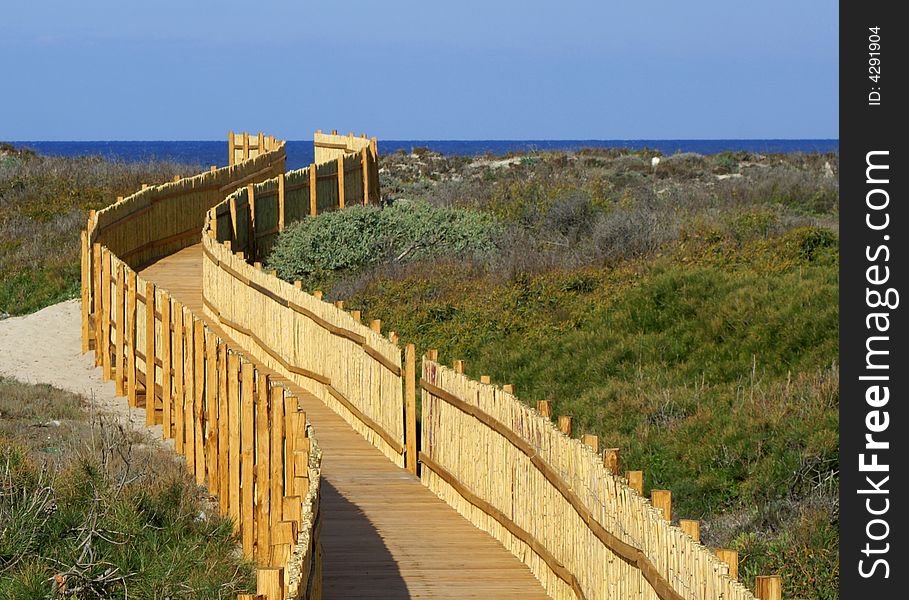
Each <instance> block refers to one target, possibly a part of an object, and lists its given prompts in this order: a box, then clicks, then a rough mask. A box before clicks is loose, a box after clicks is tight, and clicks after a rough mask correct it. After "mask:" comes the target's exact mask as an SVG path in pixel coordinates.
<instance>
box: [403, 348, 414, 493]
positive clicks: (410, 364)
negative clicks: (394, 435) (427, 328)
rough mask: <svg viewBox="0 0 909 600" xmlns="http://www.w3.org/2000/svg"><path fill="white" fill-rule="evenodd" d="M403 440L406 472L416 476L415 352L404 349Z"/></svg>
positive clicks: (410, 349)
mask: <svg viewBox="0 0 909 600" xmlns="http://www.w3.org/2000/svg"><path fill="white" fill-rule="evenodd" d="M404 440H405V442H406V444H407V450H406V458H407V470H408V471H410V472H411V473H413V474H414V475H416V474H417V350H416V347H415V346H414V345H413V344H407V345H406V346H405V347H404Z"/></svg>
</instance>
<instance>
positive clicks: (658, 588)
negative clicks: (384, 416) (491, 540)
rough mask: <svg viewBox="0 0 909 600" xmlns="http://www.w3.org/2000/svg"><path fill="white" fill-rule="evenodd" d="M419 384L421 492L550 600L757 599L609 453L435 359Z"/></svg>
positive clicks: (663, 496)
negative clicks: (435, 498) (496, 547)
mask: <svg viewBox="0 0 909 600" xmlns="http://www.w3.org/2000/svg"><path fill="white" fill-rule="evenodd" d="M459 366H460V368H461V369H462V368H463V366H462V365H459ZM420 386H421V388H422V400H423V402H422V409H423V415H422V417H423V420H422V424H423V429H422V434H423V435H422V439H421V450H420V460H421V464H422V466H423V469H422V474H421V477H422V479H423V481H424V483H425V484H426V485H427V486H429V488H430V489H432V490H433V491H434V492H436V494H437V495H439V497H441V498H443V499H444V500H445V501H446V502H448V503H449V504H450V505H452V506H453V507H455V508H456V509H457V510H458V511H459V512H460V513H461V514H462V515H464V516H465V517H466V518H467V519H469V520H470V521H471V522H473V523H474V524H475V525H476V526H477V527H480V528H481V529H483V530H485V531H487V532H489V533H490V534H491V535H493V536H494V537H495V538H496V539H498V540H500V541H501V542H502V543H503V544H504V545H505V546H506V547H508V548H509V549H510V550H511V551H512V552H514V553H515V554H516V555H517V556H520V557H522V558H523V560H524V562H525V563H526V564H527V565H528V566H529V567H530V568H531V570H532V571H533V572H534V574H535V575H536V576H537V578H538V579H540V581H542V582H543V585H544V586H545V588H546V590H547V592H548V593H549V594H550V595H551V596H552V597H554V598H579V599H587V598H641V599H646V600H650V599H657V598H659V599H664V600H666V599H672V600H681V599H683V598H724V599H729V600H737V599H752V598H754V596H753V595H752V594H751V593H750V592H749V591H748V590H747V589H745V588H744V587H743V586H742V585H741V584H740V583H739V582H738V581H736V580H735V578H734V577H730V569H729V565H728V564H727V563H725V562H723V561H721V560H720V559H718V558H717V557H716V555H715V554H714V553H713V552H711V551H710V550H708V549H707V548H706V547H704V546H702V545H700V544H699V543H698V540H697V538H696V537H693V535H694V536H696V535H697V534H696V532H695V530H694V529H693V528H690V527H689V528H688V531H687V532H686V531H683V529H682V528H680V527H675V526H672V525H671V524H670V519H671V513H670V511H671V504H669V503H668V501H667V500H668V492H666V491H665V490H661V491H659V492H660V493H657V494H656V496H655V498H654V499H653V502H652V503H651V502H648V501H647V500H646V499H645V498H644V497H643V496H641V495H640V490H635V489H633V488H632V487H631V486H630V485H629V483H628V481H627V480H626V479H625V478H622V477H619V476H617V475H616V474H615V473H614V472H612V471H611V470H610V469H609V468H607V465H608V464H609V463H610V460H611V459H612V457H613V456H614V454H609V455H608V456H607V458H606V459H604V458H603V456H604V455H600V454H598V453H597V451H596V447H595V443H596V442H595V438H590V437H588V438H587V439H586V443H585V441H582V440H578V439H571V438H570V437H569V436H568V435H566V434H565V433H563V432H562V431H560V430H559V429H557V428H556V427H555V426H554V425H553V423H552V420H551V418H550V417H549V416H547V415H543V414H541V413H540V412H538V411H537V410H534V409H533V408H530V407H528V406H527V405H525V404H523V403H521V402H520V401H519V400H518V399H517V397H516V396H515V395H514V394H513V393H510V392H509V391H506V390H505V389H503V388H500V387H497V386H494V385H491V384H489V383H481V382H477V381H473V380H471V379H469V378H467V377H466V376H465V375H463V374H462V373H459V372H457V371H456V370H453V369H449V368H446V367H443V366H442V365H440V364H438V363H437V362H434V361H432V360H428V359H424V360H423V364H422V378H421V381H420ZM544 410H545V409H544ZM562 423H563V426H564V424H566V423H567V421H565V420H563V421H562ZM592 445H593V447H591V446H592ZM692 534H693V535H692Z"/></svg>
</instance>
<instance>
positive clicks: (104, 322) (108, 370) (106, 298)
mask: <svg viewBox="0 0 909 600" xmlns="http://www.w3.org/2000/svg"><path fill="white" fill-rule="evenodd" d="M111 285H112V284H111V272H110V252H109V251H108V250H107V248H102V249H101V366H102V373H103V375H104V379H105V381H110V380H111V379H114V378H115V376H116V371H115V370H114V366H113V359H112V350H111V338H110V328H111V325H112V323H113V321H112V319H113V315H114V302H113V301H114V299H115V297H116V294H113V295H111Z"/></svg>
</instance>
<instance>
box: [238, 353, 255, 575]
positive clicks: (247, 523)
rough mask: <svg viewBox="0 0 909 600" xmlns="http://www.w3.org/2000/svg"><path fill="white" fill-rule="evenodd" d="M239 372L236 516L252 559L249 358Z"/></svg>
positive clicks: (251, 376) (252, 445)
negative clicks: (238, 510)
mask: <svg viewBox="0 0 909 600" xmlns="http://www.w3.org/2000/svg"><path fill="white" fill-rule="evenodd" d="M241 369H242V371H243V385H242V395H243V401H242V405H241V407H240V448H241V457H240V458H241V461H242V462H241V463H240V477H241V478H242V481H241V483H240V490H241V493H242V499H241V502H242V505H243V509H242V511H241V515H240V526H241V532H242V541H243V556H245V557H246V558H253V556H254V544H255V530H254V525H253V523H254V521H253V519H254V518H255V517H254V508H255V498H254V496H253V450H254V449H255V447H256V442H255V429H254V428H253V419H254V418H255V417H254V416H253V415H254V414H255V412H254V411H255V385H256V384H255V373H254V371H253V365H252V363H251V362H249V361H243V364H242V366H241Z"/></svg>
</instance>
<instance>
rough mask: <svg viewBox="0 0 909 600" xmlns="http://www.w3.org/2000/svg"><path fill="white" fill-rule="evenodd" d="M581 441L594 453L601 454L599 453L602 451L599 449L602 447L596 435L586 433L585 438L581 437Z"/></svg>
mask: <svg viewBox="0 0 909 600" xmlns="http://www.w3.org/2000/svg"><path fill="white" fill-rule="evenodd" d="M581 441H582V442H583V443H584V445H585V446H587V447H589V448H590V449H591V450H593V451H594V452H599V451H600V449H599V446H600V443H599V439H598V438H597V436H595V435H594V434H592V433H585V434H584V435H583V436H581Z"/></svg>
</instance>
